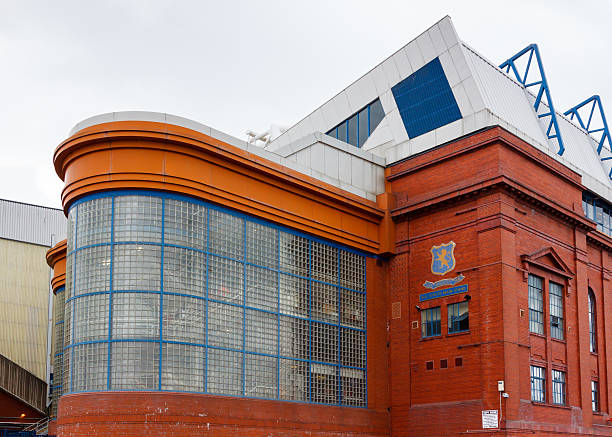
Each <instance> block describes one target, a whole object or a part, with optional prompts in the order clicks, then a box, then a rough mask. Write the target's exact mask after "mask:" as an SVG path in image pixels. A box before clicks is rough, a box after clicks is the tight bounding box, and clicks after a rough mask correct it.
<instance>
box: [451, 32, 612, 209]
mask: <svg viewBox="0 0 612 437" xmlns="http://www.w3.org/2000/svg"><path fill="white" fill-rule="evenodd" d="M462 45H463V48H464V52H465V55H466V58H467V60H468V64H469V66H470V69H471V70H472V74H473V76H474V79H475V80H476V83H477V84H478V89H479V91H480V93H481V94H482V98H483V100H484V101H485V106H486V107H488V108H489V109H490V110H491V112H492V113H494V114H495V115H497V116H498V117H499V118H500V119H502V120H504V121H505V122H507V123H508V124H510V125H511V126H513V127H515V128H516V129H518V130H519V131H521V132H523V133H524V134H526V135H527V136H528V137H529V138H531V139H533V140H535V143H534V142H532V144H533V145H534V146H540V147H541V148H546V149H547V150H548V151H549V152H550V155H551V156H553V157H554V158H556V159H557V160H558V161H561V162H562V163H563V164H565V165H567V166H569V167H570V168H572V169H573V170H575V171H577V172H578V173H580V174H582V175H585V174H587V175H589V176H591V177H592V178H594V179H596V180H597V181H599V182H600V183H601V184H602V185H604V186H607V187H612V184H611V183H610V179H609V178H608V176H607V170H606V168H605V167H604V165H603V164H602V162H601V160H600V158H599V156H598V155H597V151H596V150H597V143H596V141H595V140H594V139H593V138H592V137H591V136H590V135H589V134H588V133H587V132H586V131H584V130H583V129H581V128H580V127H578V126H576V125H575V124H574V123H572V122H571V121H569V120H568V119H567V118H566V117H565V116H564V115H563V114H560V113H559V112H557V121H558V123H559V129H560V131H561V136H562V137H563V141H564V143H565V152H564V153H563V156H559V155H558V154H557V153H556V152H557V148H558V145H557V144H556V143H554V142H553V141H551V140H548V139H547V138H546V135H545V132H546V129H547V128H548V122H549V120H548V119H539V118H538V116H537V114H536V112H535V109H534V107H533V102H534V100H535V96H534V95H533V94H532V93H530V92H529V91H527V90H525V88H524V87H523V86H522V85H520V84H519V83H518V82H517V81H515V80H514V79H513V78H511V77H509V76H508V75H506V74H504V73H503V72H502V71H501V70H500V69H499V68H498V67H497V66H495V65H493V64H492V63H491V62H490V61H488V60H486V59H485V58H484V57H482V56H481V55H479V54H478V53H477V52H475V51H474V50H473V49H472V48H470V47H469V46H468V45H466V44H465V43H464V44H462ZM541 104H542V106H543V108H542V110H541V111H542V112H548V111H549V109H548V107H547V106H546V104H545V103H543V102H542V103H541ZM597 191H601V190H597ZM598 194H600V195H602V196H604V197H607V196H606V194H607V193H604V192H599V193H598Z"/></svg>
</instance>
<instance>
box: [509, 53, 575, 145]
mask: <svg viewBox="0 0 612 437" xmlns="http://www.w3.org/2000/svg"><path fill="white" fill-rule="evenodd" d="M534 54H535V61H536V63H537V67H538V72H539V74H540V78H539V79H536V80H533V81H529V82H528V81H527V78H528V76H529V68H530V67H531V63H532V61H533V58H534ZM526 55H528V56H529V59H528V60H527V66H526V67H525V72H524V73H523V74H520V73H519V69H518V67H517V65H516V61H517V60H518V59H519V58H522V57H523V56H526ZM499 68H501V69H502V70H505V73H506V74H509V73H510V70H512V72H513V73H514V76H515V77H516V80H518V81H519V82H520V83H521V84H522V85H523V86H524V87H525V88H526V89H527V88H529V87H532V86H533V87H535V86H537V87H539V88H538V91H537V93H536V99H535V102H534V104H533V107H534V108H535V111H536V114H538V118H544V117H550V122H549V123H548V129H546V136H547V137H548V139H549V140H553V139H554V140H557V144H558V145H559V151H558V152H557V153H558V154H559V155H563V152H565V146H564V145H563V139H562V138H561V131H560V130H559V125H558V123H557V114H556V113H555V108H554V106H553V102H552V98H551V96H550V89H549V87H548V82H547V81H546V74H545V73H544V67H543V66H542V58H541V57H540V51H539V50H538V45H537V44H531V45H528V46H527V47H525V48H524V49H523V50H521V51H520V52H518V53H517V54H516V55H514V56H512V57H511V58H509V59H508V60H507V61H505V62H503V63H502V64H501V65H500V66H499ZM544 97H545V98H546V101H545V102H544V103H545V104H546V105H547V106H548V112H545V113H543V114H540V113H539V112H538V110H539V109H540V104H541V103H542V99H543V98H544ZM553 131H554V132H553Z"/></svg>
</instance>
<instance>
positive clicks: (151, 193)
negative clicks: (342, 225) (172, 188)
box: [68, 101, 377, 258]
mask: <svg viewBox="0 0 612 437" xmlns="http://www.w3.org/2000/svg"><path fill="white" fill-rule="evenodd" d="M374 102H375V101H374ZM374 102H372V103H374ZM119 196H153V197H159V198H165V199H174V200H181V201H185V202H191V203H195V204H197V205H202V206H205V207H207V208H210V209H214V210H217V211H221V212H224V213H226V214H229V215H233V216H236V217H240V218H243V219H246V220H249V221H250V222H253V223H259V224H261V225H264V226H268V227H271V228H274V229H278V230H280V231H282V232H286V233H288V234H292V235H297V236H299V237H304V238H307V239H309V240H312V241H317V242H319V243H323V244H327V245H329V246H333V247H339V248H340V249H342V250H346V251H347V252H351V253H354V254H356V255H360V256H365V257H370V258H372V257H376V256H377V255H373V254H369V253H366V252H363V251H360V250H357V249H353V248H351V247H348V246H344V245H341V244H338V243H336V242H333V241H327V240H324V239H322V238H319V237H316V236H313V235H309V234H306V233H303V232H300V231H296V230H293V229H291V228H287V227H285V226H281V225H279V224H277V223H274V222H270V221H267V220H264V219H261V218H259V217H255V216H251V215H247V214H244V213H241V212H238V211H234V210H232V209H228V208H225V207H223V206H219V205H215V204H213V203H208V202H204V201H203V200H200V199H198V198H196V197H190V196H185V195H181V194H174V193H168V192H163V191H154V190H116V191H105V192H101V193H94V194H90V195H88V196H84V197H82V198H80V199H78V200H75V201H74V202H73V203H72V204H71V205H70V207H69V209H68V211H70V210H72V208H74V207H75V206H76V205H78V204H80V203H83V202H87V201H89V200H93V199H101V198H105V197H119ZM75 242H76V240H75ZM121 243H127V244H130V243H131V244H147V243H150V244H159V243H153V242H141V241H134V242H116V243H115V244H121ZM75 247H76V244H75ZM192 249H193V248H192ZM193 250H197V249H193Z"/></svg>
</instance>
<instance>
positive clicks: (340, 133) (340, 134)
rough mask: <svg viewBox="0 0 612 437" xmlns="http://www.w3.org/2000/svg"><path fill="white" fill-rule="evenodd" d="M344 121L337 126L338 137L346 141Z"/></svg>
mask: <svg viewBox="0 0 612 437" xmlns="http://www.w3.org/2000/svg"><path fill="white" fill-rule="evenodd" d="M346 125H347V123H346V121H345V122H344V123H342V124H341V125H340V126H338V139H339V140H340V141H344V142H346Z"/></svg>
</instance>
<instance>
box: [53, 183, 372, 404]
mask: <svg viewBox="0 0 612 437" xmlns="http://www.w3.org/2000/svg"><path fill="white" fill-rule="evenodd" d="M68 223H69V230H68V257H67V286H66V292H65V294H66V301H65V302H66V303H65V323H64V325H65V329H64V350H63V351H64V357H65V359H64V362H63V365H64V375H63V393H70V392H80V391H98V390H147V391H148V390H162V391H164V390H166V391H183V392H201V393H210V394H221V395H232V396H242V397H254V398H265V399H280V400H292V401H302V402H316V403H323V404H332V405H347V406H358V407H365V406H366V277H365V261H366V259H365V256H364V255H363V254H361V253H357V252H355V251H352V250H350V249H348V248H344V247H339V246H337V245H333V244H330V243H327V242H325V241H321V240H317V239H313V238H311V237H308V236H306V235H303V234H299V233H296V232H293V231H290V230H288V229H284V228H281V227H278V226H274V225H271V224H269V223H266V222H262V221H259V220H256V219H253V218H250V217H247V216H244V215H240V214H237V213H234V212H231V211H229V210H225V209H222V208H219V207H216V206H212V205H208V204H205V203H203V202H198V201H196V200H193V199H190V198H186V197H179V196H173V195H165V194H159V193H151V192H138V193H131V192H129V193H128V192H118V193H114V194H111V193H108V194H107V195H106V196H104V197H100V196H96V197H90V198H86V199H84V200H82V201H80V202H79V203H78V204H76V205H74V206H73V207H72V208H71V209H70V213H69V217H68ZM60 367H61V365H60Z"/></svg>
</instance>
